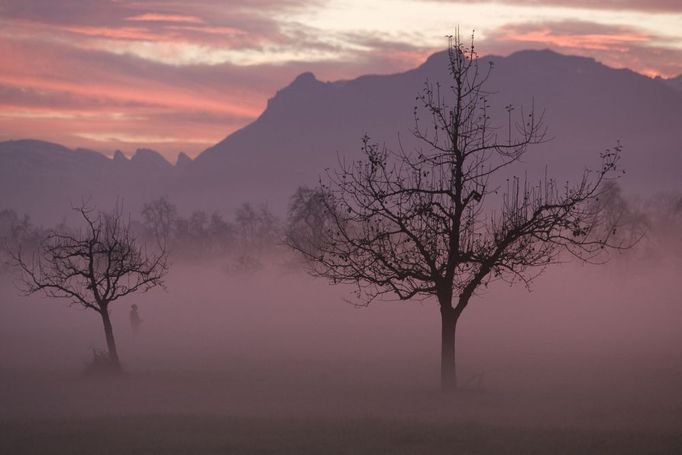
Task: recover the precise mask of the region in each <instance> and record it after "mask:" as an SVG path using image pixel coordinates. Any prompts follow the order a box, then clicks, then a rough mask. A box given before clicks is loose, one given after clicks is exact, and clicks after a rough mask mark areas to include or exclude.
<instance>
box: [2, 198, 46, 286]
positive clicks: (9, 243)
mask: <svg viewBox="0 0 682 455" xmlns="http://www.w3.org/2000/svg"><path fill="white" fill-rule="evenodd" d="M38 235H39V230H38V229H37V228H35V227H34V226H33V225H32V224H31V220H30V218H29V216H28V215H24V216H19V215H18V214H17V212H15V211H14V210H11V209H4V210H0V272H2V271H4V270H5V269H6V266H7V265H11V262H12V261H11V260H10V259H11V258H10V257H9V256H8V254H7V253H8V252H11V251H13V250H16V249H17V248H18V247H19V245H25V246H26V247H28V248H29V249H33V248H35V246H36V241H37V237H38Z"/></svg>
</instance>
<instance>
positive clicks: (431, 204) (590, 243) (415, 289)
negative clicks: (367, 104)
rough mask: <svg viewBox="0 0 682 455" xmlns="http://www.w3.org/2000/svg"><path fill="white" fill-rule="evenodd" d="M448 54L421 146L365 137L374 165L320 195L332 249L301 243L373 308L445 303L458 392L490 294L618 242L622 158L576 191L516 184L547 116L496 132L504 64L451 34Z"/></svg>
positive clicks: (587, 177) (353, 171)
mask: <svg viewBox="0 0 682 455" xmlns="http://www.w3.org/2000/svg"><path fill="white" fill-rule="evenodd" d="M448 56H449V60H448V61H449V65H448V69H449V82H448V84H447V85H445V86H441V85H440V84H433V83H430V82H428V81H427V82H426V83H425V87H424V90H423V92H422V93H421V94H420V95H419V96H418V97H417V100H418V104H419V105H420V106H418V107H415V111H414V116H415V127H414V130H413V134H414V136H415V137H416V139H417V140H418V141H419V142H420V144H421V146H420V147H419V148H418V149H416V150H415V151H414V152H410V151H406V150H403V149H402V148H401V149H400V150H397V151H396V150H390V149H387V148H386V147H379V146H378V145H376V144H374V143H372V142H371V141H370V139H369V138H368V137H367V136H365V137H364V139H363V146H362V151H363V155H364V156H363V159H361V160H358V161H353V162H350V163H345V162H341V164H340V165H339V168H338V169H337V170H336V171H329V172H328V173H327V178H326V179H324V180H323V182H322V183H321V185H320V187H319V188H318V190H317V193H316V196H315V198H316V199H315V204H316V205H318V204H319V205H320V206H322V207H324V215H325V216H330V217H332V220H333V221H332V222H331V223H328V224H325V228H324V229H323V230H322V233H321V234H322V238H321V241H319V242H318V241H315V242H314V243H312V244H311V243H310V242H309V241H307V240H306V241H299V240H298V239H297V238H296V237H293V238H292V237H291V236H290V237H289V244H290V245H291V246H292V247H293V248H294V249H296V250H298V251H299V252H301V253H302V254H303V255H304V256H306V257H307V259H308V260H309V262H308V263H309V266H310V272H311V273H312V274H313V275H315V276H319V277H325V278H328V279H329V280H330V281H331V282H332V283H351V284H354V285H355V286H356V292H357V297H358V298H359V299H360V302H362V303H364V304H367V303H369V302H371V301H372V300H373V299H375V298H377V297H379V296H384V295H389V296H393V297H397V298H398V299H400V300H407V299H412V298H428V297H432V296H435V297H436V298H437V300H438V303H439V307H440V314H441V321H442V324H441V334H442V343H441V384H442V388H443V390H444V391H450V390H454V389H455V388H456V387H457V376H456V370H455V330H456V326H457V322H458V320H459V318H460V315H461V314H462V312H463V311H464V309H465V308H466V307H467V305H468V304H469V302H470V301H471V298H472V296H473V295H474V293H475V292H476V290H477V289H478V288H479V287H480V286H482V285H485V286H487V285H488V283H490V282H491V281H493V280H497V279H503V280H507V281H509V282H512V283H513V282H516V281H520V282H522V283H526V284H528V283H529V282H530V281H531V280H532V279H533V278H534V277H536V276H537V274H538V273H539V271H541V270H542V269H543V268H544V267H545V266H547V265H548V264H551V263H553V262H556V261H557V260H559V259H560V255H561V253H562V251H566V252H568V253H571V254H573V255H576V256H579V257H581V258H583V259H590V258H594V257H595V256H596V255H598V254H600V252H602V251H603V248H604V247H606V246H611V242H610V235H609V233H610V231H608V230H607V231H606V232H605V233H604V234H603V235H600V236H597V235H596V234H597V232H595V230H594V227H595V224H596V223H597V213H596V210H597V205H596V204H594V203H593V201H594V199H595V198H596V197H597V196H598V195H599V193H600V188H601V186H602V183H603V182H604V181H605V180H606V179H607V176H609V175H610V174H611V173H612V172H613V171H614V170H615V169H616V163H617V161H618V158H619V153H620V145H618V146H617V147H616V148H615V149H613V150H607V151H606V152H604V153H603V154H602V155H601V158H602V164H601V167H600V168H599V169H598V170H596V171H594V172H589V171H586V172H585V173H584V175H583V176H582V178H581V179H580V180H579V181H578V182H577V183H575V184H574V185H569V184H566V186H561V187H559V186H558V185H557V184H556V183H555V182H554V181H553V180H551V179H548V178H546V177H545V178H543V179H541V180H540V181H539V182H538V183H532V184H531V183H530V182H529V181H527V179H520V178H516V177H511V178H508V179H506V180H505V179H504V176H505V175H506V174H505V172H504V170H505V169H507V168H509V167H510V166H512V165H513V164H514V163H517V162H518V161H519V160H520V158H521V157H522V156H523V155H524V153H526V151H527V149H528V147H529V146H531V145H534V144H539V143H541V142H543V141H544V138H545V127H544V125H543V119H542V116H538V115H536V113H535V112H534V111H533V110H532V109H531V110H530V112H526V113H524V112H523V109H517V110H515V112H514V114H515V116H512V110H514V109H513V107H512V106H508V107H507V112H508V115H509V118H505V119H504V123H503V125H504V126H503V127H498V126H497V125H494V124H492V119H491V115H490V111H491V108H490V105H489V102H488V99H489V92H488V91H487V90H486V87H485V85H486V81H487V79H488V76H489V74H490V71H491V70H492V64H491V65H490V67H489V68H485V69H484V68H480V67H479V61H478V57H477V54H476V52H475V50H474V45H473V39H472V41H471V45H470V46H468V47H467V46H466V45H465V44H464V43H463V42H462V41H461V40H460V39H459V37H454V38H451V40H450V44H449V47H448ZM423 115H425V116H426V118H427V120H428V122H423V121H422V116H423ZM517 116H518V117H517ZM512 120H513V121H512ZM500 176H502V179H501V180H502V182H496V181H495V178H498V179H499V177H500ZM308 200H310V199H308ZM315 210H316V211H317V210H318V209H315ZM319 234H320V232H319V231H315V234H314V235H319ZM311 245H312V247H311ZM615 246H617V245H615Z"/></svg>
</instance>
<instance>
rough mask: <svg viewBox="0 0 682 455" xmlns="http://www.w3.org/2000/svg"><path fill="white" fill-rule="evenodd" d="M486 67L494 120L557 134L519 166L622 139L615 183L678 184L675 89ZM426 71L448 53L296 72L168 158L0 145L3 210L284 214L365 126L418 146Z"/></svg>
mask: <svg viewBox="0 0 682 455" xmlns="http://www.w3.org/2000/svg"><path fill="white" fill-rule="evenodd" d="M488 62H492V63H493V69H492V73H491V76H490V80H489V83H490V85H491V90H493V91H495V92H496V95H495V96H494V97H492V100H493V111H492V113H493V116H494V117H495V118H497V119H498V120H499V119H506V117H505V115H506V113H505V111H504V106H506V105H507V104H512V105H514V106H517V107H520V106H522V105H524V104H525V105H526V106H527V107H528V106H529V105H530V103H531V102H534V103H535V108H536V110H537V112H538V113H541V112H544V113H545V116H546V118H547V121H548V125H549V127H550V128H551V134H552V136H553V137H554V140H552V141H550V142H549V143H547V144H545V145H544V146H542V147H539V148H538V149H539V150H540V151H541V153H537V152H535V151H533V152H532V153H529V155H528V157H527V159H526V161H525V162H524V166H525V167H527V168H528V169H530V170H531V171H533V170H538V169H544V168H545V167H546V166H548V165H549V166H550V169H553V170H556V171H557V177H558V178H561V179H563V178H574V177H576V176H578V175H579V174H580V172H582V170H583V169H584V166H585V165H586V164H588V165H594V162H595V159H598V155H599V153H600V152H601V151H602V150H604V149H605V148H607V147H611V146H613V145H614V144H615V143H616V141H617V140H621V142H622V143H623V145H624V147H625V154H624V163H623V164H624V165H625V168H626V169H627V170H628V175H629V177H628V179H624V180H623V182H624V183H625V184H626V185H629V186H630V187H631V189H632V190H633V191H654V190H657V189H665V188H671V187H672V188H679V184H680V179H679V174H680V170H681V169H682V149H681V148H680V147H681V146H680V144H682V133H681V131H680V130H681V129H680V128H679V125H680V124H682V91H678V90H676V89H675V88H674V87H671V86H670V83H669V82H670V81H669V80H662V79H651V78H648V77H646V76H643V75H640V74H638V73H636V72H633V71H631V70H627V69H613V68H609V67H607V66H605V65H603V64H601V63H599V62H597V61H596V60H594V59H591V58H588V57H580V56H566V55H563V54H559V53H556V52H554V51H551V50H529V51H519V52H516V53H514V54H511V55H510V56H507V57H500V56H494V55H491V56H486V57H482V58H481V59H480V63H481V64H483V65H485V66H487V64H488ZM427 80H428V81H431V82H433V83H436V82H439V81H440V82H443V83H446V82H447V53H446V52H439V53H436V54H433V55H431V56H430V57H429V58H428V59H426V60H425V61H424V62H423V63H422V64H421V65H419V66H417V67H416V68H413V69H410V70H408V71H405V72H401V73H395V74H390V75H363V76H360V77H357V78H354V79H350V80H340V81H333V82H323V81H320V80H318V79H317V78H316V77H315V75H314V74H313V73H311V72H303V73H301V74H300V75H299V76H297V77H296V78H295V79H294V80H293V81H292V82H291V83H290V84H288V85H287V86H285V87H283V88H282V89H280V90H278V91H277V92H276V93H275V94H274V95H273V96H272V97H271V98H270V99H269V100H268V103H267V107H266V109H265V110H264V111H263V112H262V113H261V115H260V116H259V117H258V118H256V119H255V120H254V121H253V122H251V123H250V124H248V125H246V126H244V127H243V128H241V129H239V130H237V131H235V132H233V133H232V134H229V135H227V136H226V137H225V138H224V139H223V140H221V141H219V142H218V143H216V144H215V145H213V146H211V147H208V148H207V149H206V150H204V151H203V152H202V153H201V154H199V155H198V156H197V157H195V158H194V159H190V158H189V157H188V156H186V155H179V156H178V158H177V161H176V163H171V162H169V161H168V160H166V159H165V158H163V156H162V155H160V154H159V153H158V152H156V151H152V150H145V149H139V150H138V151H137V152H136V153H135V154H134V155H133V156H132V157H131V158H127V157H126V156H125V155H123V154H122V153H120V152H118V153H116V154H115V155H114V157H113V158H111V159H110V158H108V157H106V156H104V155H102V154H99V153H97V152H95V151H92V150H87V149H76V150H72V149H69V148H66V147H63V146H61V145H59V144H52V143H49V142H46V141H39V140H37V141H33V142H32V141H31V140H16V141H6V142H0V191H1V193H0V194H4V195H5V196H3V198H2V201H0V208H4V207H8V208H17V209H21V208H22V207H24V208H26V209H29V211H34V212H36V213H42V211H43V209H45V207H48V209H46V210H47V211H50V210H52V207H53V206H54V207H59V206H64V205H65V204H64V201H65V200H73V199H74V198H78V197H79V196H82V195H83V194H84V193H88V194H91V195H92V194H94V195H95V197H93V199H94V200H95V201H96V202H97V203H100V204H103V205H105V206H106V205H107V204H108V203H110V202H111V199H112V197H113V195H116V196H117V197H122V198H123V199H124V200H127V201H129V202H131V205H132V208H131V209H132V210H137V209H139V207H140V206H141V204H142V203H144V202H146V201H149V200H151V199H154V198H156V197H159V196H161V195H167V196H169V197H170V198H171V199H172V200H174V201H176V202H177V203H178V205H179V206H180V207H183V206H184V207H192V208H203V209H208V210H215V209H218V210H223V211H229V210H231V209H232V208H234V206H236V205H238V204H240V203H241V202H244V201H252V202H269V203H271V204H272V206H273V208H275V209H277V210H279V211H280V212H281V211H283V210H284V209H285V208H286V205H287V202H288V197H289V196H290V195H291V194H292V193H293V191H294V190H295V188H296V187H297V186H298V185H304V184H305V185H314V184H315V183H316V182H317V181H318V179H319V176H320V175H321V174H324V170H325V169H326V168H331V167H334V166H336V165H337V164H338V160H339V158H343V157H346V159H353V158H355V157H358V156H359V153H360V145H361V141H360V139H361V137H362V136H363V135H364V134H369V135H370V136H371V137H372V138H373V140H375V141H378V142H380V143H382V144H384V145H386V146H387V147H398V146H400V145H403V146H405V147H409V148H411V147H413V146H416V145H415V144H414V142H413V141H412V138H411V136H410V129H411V128H412V126H413V125H414V119H413V118H412V108H413V106H414V104H415V96H416V95H417V93H419V90H420V89H421V88H423V86H424V82H425V81H427ZM443 86H444V87H447V85H445V84H443ZM398 138H400V143H399V141H398ZM22 150H23V151H22ZM59 210H60V209H57V208H55V210H54V212H55V213H54V214H57V213H59ZM22 211H24V210H22Z"/></svg>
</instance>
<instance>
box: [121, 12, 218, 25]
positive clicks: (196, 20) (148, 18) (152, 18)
mask: <svg viewBox="0 0 682 455" xmlns="http://www.w3.org/2000/svg"><path fill="white" fill-rule="evenodd" d="M126 20H127V21H139V22H186V23H191V24H201V23H203V22H204V21H203V19H201V18H200V17H197V16H182V15H179V14H154V13H146V14H140V15H137V16H131V17H127V18H126Z"/></svg>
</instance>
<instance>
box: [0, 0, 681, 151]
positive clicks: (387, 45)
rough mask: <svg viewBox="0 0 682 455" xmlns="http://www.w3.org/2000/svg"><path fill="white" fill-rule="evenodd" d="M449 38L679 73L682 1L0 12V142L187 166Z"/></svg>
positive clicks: (88, 0)
mask: <svg viewBox="0 0 682 455" xmlns="http://www.w3.org/2000/svg"><path fill="white" fill-rule="evenodd" d="M596 5H599V6H596ZM457 26H459V28H460V30H461V31H462V32H466V33H469V32H470V31H471V30H472V29H475V30H476V35H477V38H478V44H479V50H480V51H481V53H483V54H498V55H508V54H509V53H511V52H513V51H515V50H520V49H527V48H551V49H554V50H556V51H558V52H561V53H566V54H577V55H585V56H591V57H594V58H596V59H597V60H599V61H601V62H603V63H605V64H607V65H609V66H613V67H628V68H631V69H633V70H635V71H638V72H640V73H642V74H646V75H648V76H658V75H660V76H662V77H673V76H677V75H678V74H680V73H682V2H681V1H680V0H651V1H647V0H603V1H600V2H596V1H589V0H559V1H542V0H513V1H499V2H496V1H484V0H482V1H468V2H457V1H448V0H416V1H406V0H372V1H369V0H364V1H363V0H278V1H276V0H230V1H220V0H194V1H185V2H182V1H173V0H169V1H160V0H159V1H153V0H150V1H144V0H138V1H134V0H108V1H105V0H0V62H1V63H2V64H1V66H0V140H9V139H19V138H34V139H43V140H49V141H54V142H58V143H61V144H64V145H67V146H70V147H77V146H82V147H89V148H93V149H96V150H100V151H102V152H105V153H112V152H113V150H115V149H121V150H122V151H124V152H125V153H126V154H131V153H132V152H133V151H134V150H135V149H136V148H138V147H152V148H154V149H156V150H158V151H160V152H162V153H163V154H164V155H165V156H166V157H167V158H168V159H169V160H171V161H174V160H175V156H176V155H177V153H178V152H179V151H185V152H187V153H188V154H189V155H190V156H195V155H197V154H198V153H200V152H201V151H202V150H204V149H205V148H207V147H208V146H210V145H212V144H214V143H216V142H217V141H219V140H221V139H222V138H224V137H225V136H227V135H228V134H229V133H231V132H233V131H234V130H235V129H237V128H239V127H241V126H244V125H245V124H247V123H249V122H250V121H252V120H253V119H254V118H255V117H257V116H258V115H259V114H260V112H261V111H262V110H263V109H264V107H265V103H266V101H267V99H268V98H269V97H271V96H272V95H273V94H274V93H275V91H276V90H277V89H279V88H281V87H283V86H285V85H287V84H288V83H289V82H290V81H291V80H292V79H293V78H294V77H295V76H296V75H297V74H299V73H301V72H303V71H313V72H314V73H315V74H316V76H317V77H318V79H320V80H338V79H347V78H352V77H356V76H359V75H361V74H367V73H381V74H385V73H392V72H397V71H403V70H406V69H410V68H413V67H415V66H417V65H418V64H420V63H421V62H422V61H423V60H424V59H425V58H426V57H427V56H428V55H429V54H431V53H433V52H435V51H437V50H441V49H443V47H444V46H445V44H446V39H445V35H447V34H449V33H452V32H453V30H454V29H455V27H457Z"/></svg>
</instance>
